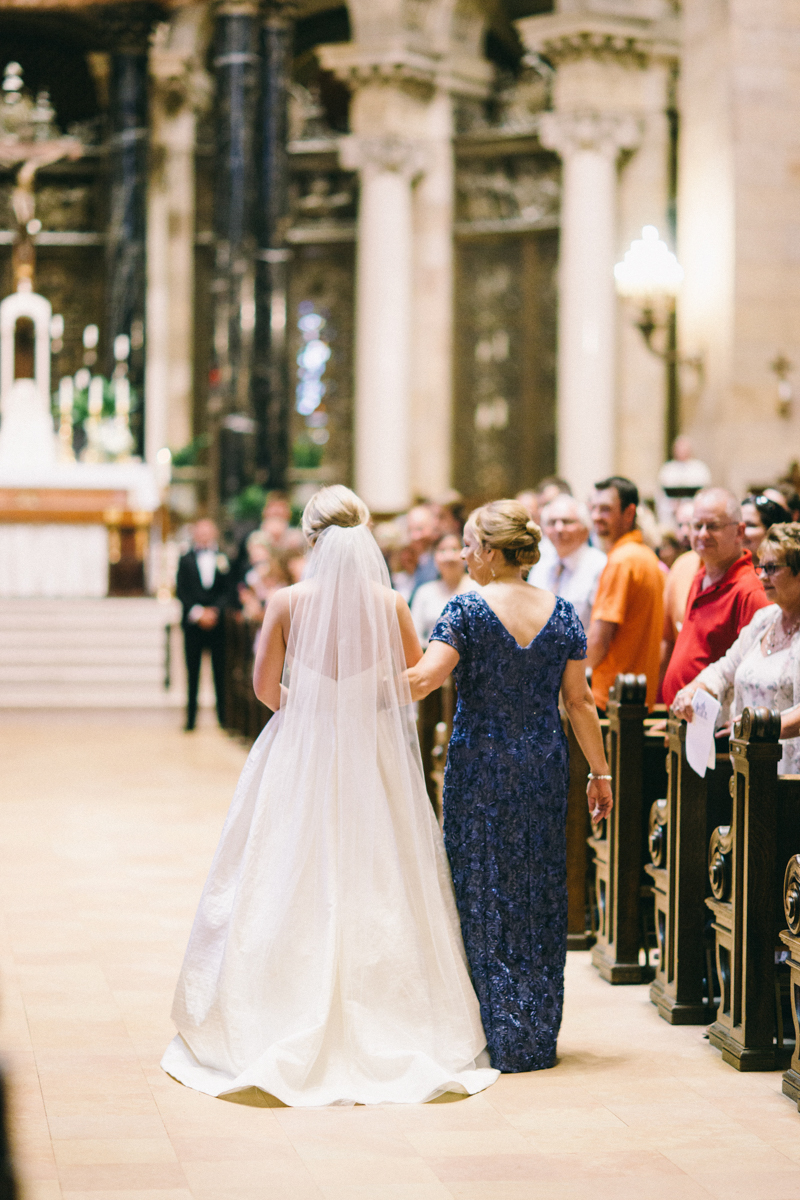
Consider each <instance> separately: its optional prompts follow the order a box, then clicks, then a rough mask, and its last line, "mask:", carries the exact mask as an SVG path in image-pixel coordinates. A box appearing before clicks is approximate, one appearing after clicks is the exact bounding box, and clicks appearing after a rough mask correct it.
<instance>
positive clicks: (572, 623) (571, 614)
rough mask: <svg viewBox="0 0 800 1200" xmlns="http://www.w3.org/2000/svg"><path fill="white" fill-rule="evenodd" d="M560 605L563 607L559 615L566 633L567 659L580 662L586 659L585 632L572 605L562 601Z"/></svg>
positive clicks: (567, 601)
mask: <svg viewBox="0 0 800 1200" xmlns="http://www.w3.org/2000/svg"><path fill="white" fill-rule="evenodd" d="M561 603H562V605H563V606H564V607H563V611H562V614H561V615H562V618H563V621H564V631H565V633H566V641H567V657H568V658H570V659H578V660H579V661H580V660H581V659H584V658H586V631H585V629H584V628H583V622H582V621H581V619H580V617H579V616H578V614H577V612H576V611H575V607H574V605H572V604H570V602H569V600H562V601H561Z"/></svg>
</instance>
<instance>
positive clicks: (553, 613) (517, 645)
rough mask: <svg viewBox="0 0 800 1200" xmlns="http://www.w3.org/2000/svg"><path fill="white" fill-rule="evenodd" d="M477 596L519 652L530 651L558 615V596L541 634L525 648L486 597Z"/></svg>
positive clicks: (536, 635) (535, 635)
mask: <svg viewBox="0 0 800 1200" xmlns="http://www.w3.org/2000/svg"><path fill="white" fill-rule="evenodd" d="M476 595H477V596H478V599H479V600H481V601H482V602H483V603H484V604H485V605H486V607H487V608H488V610H489V612H490V613H491V614H492V616H493V617H494V619H495V621H497V624H498V625H499V626H500V628H501V629H502V630H503V632H504V633H505V634H506V635H507V636H508V637H510V638H511V640H512V642H513V643H514V645H515V646H516V647H517V649H519V650H530V648H531V646H532V645H533V643H534V642H535V641H536V640H537V638H540V637H541V636H542V634H543V633H544V631H545V629H547V626H548V625H549V624H550V622H551V621H552V619H553V617H554V616H555V614H556V609H557V608H558V596H556V598H555V603H554V604H553V607H552V610H551V612H550V616H549V617H548V618H547V620H546V621H545V623H544V625H542V627H541V629H540V630H539V632H538V633H536V634H534V636H533V637H532V638H531V640H530V641H529V642H527V643H526V644H525V645H524V646H523V644H522V643H521V642H518V641H517V639H516V638H515V637H514V635H513V633H512V632H511V630H510V629H509V628H508V626H507V625H504V624H503V622H502V621H501V620H500V618H499V617H498V615H497V613H496V612H495V611H494V609H493V608H492V606H491V604H490V603H489V601H488V600H487V599H486V598H485V597H484V596H481V595H479V594H478V593H476Z"/></svg>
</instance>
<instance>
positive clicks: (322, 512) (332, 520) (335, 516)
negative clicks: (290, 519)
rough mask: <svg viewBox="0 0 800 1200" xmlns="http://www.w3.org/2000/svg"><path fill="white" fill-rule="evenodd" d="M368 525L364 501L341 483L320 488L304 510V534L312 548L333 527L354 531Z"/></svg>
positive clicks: (367, 510)
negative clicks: (320, 536)
mask: <svg viewBox="0 0 800 1200" xmlns="http://www.w3.org/2000/svg"><path fill="white" fill-rule="evenodd" d="M368 523H369V509H368V508H367V506H366V504H365V503H364V501H363V500H362V499H361V497H360V496H357V495H356V494H355V492H351V491H350V488H349V487H345V486H344V485H343V484H341V483H335V484H333V485H332V486H331V487H324V488H320V490H319V491H318V492H315V493H314V495H313V496H312V497H311V499H310V500H309V502H308V504H307V505H306V506H305V508H304V509H303V522H302V525H303V533H304V534H305V535H306V537H307V538H308V540H309V542H310V543H311V545H312V546H313V545H314V542H315V541H316V540H317V538H318V537H319V535H320V534H321V533H322V531H323V529H327V528H328V527H329V526H331V525H340V526H342V527H343V528H344V529H352V528H354V527H355V526H357V525H367V524H368Z"/></svg>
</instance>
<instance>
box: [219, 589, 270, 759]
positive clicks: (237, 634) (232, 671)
mask: <svg viewBox="0 0 800 1200" xmlns="http://www.w3.org/2000/svg"><path fill="white" fill-rule="evenodd" d="M260 628H261V623H260V622H259V621H249V620H247V618H246V617H245V616H244V614H243V613H241V612H238V611H231V610H229V611H227V612H226V613H225V728H226V729H227V731H228V732H229V733H232V734H236V735H238V736H239V737H242V738H244V740H245V741H248V742H254V741H255V740H256V738H257V737H258V735H259V734H260V733H261V730H262V729H263V728H264V726H265V725H266V723H267V721H268V720H269V719H270V717H271V716H272V713H271V711H270V710H269V709H268V708H267V707H266V705H264V704H262V703H261V701H260V700H259V699H258V698H257V696H256V694H255V692H254V691H253V664H254V660H255V654H254V646H255V640H256V636H257V634H258V632H259V630H260Z"/></svg>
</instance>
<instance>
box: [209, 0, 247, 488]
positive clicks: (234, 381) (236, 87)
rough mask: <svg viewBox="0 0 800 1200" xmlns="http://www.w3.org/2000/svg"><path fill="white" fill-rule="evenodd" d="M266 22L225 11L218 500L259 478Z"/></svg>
mask: <svg viewBox="0 0 800 1200" xmlns="http://www.w3.org/2000/svg"><path fill="white" fill-rule="evenodd" d="M259 61H260V56H259V15H258V5H257V4H256V3H249V2H246V0H245V2H238V0H230V2H228V0H226V2H223V3H221V4H219V5H218V6H217V9H216V14H215V29H214V56H213V69H214V75H215V80H216V111H215V144H216V163H215V191H214V236H215V249H216V258H215V263H214V282H213V285H212V286H213V290H214V356H213V368H212V386H211V389H210V393H209V400H208V414H209V430H210V432H211V434H212V453H211V463H210V467H211V480H210V500H211V504H212V506H213V507H216V505H217V504H219V503H220V502H224V501H226V500H228V499H230V498H231V497H233V496H235V495H237V493H238V492H239V491H241V489H242V488H243V487H244V486H245V484H246V483H247V482H248V481H249V479H250V478H252V474H253V471H254V461H253V458H254V441H255V439H254V437H253V434H254V431H255V428H256V426H255V422H254V420H253V418H252V415H251V412H250V378H251V368H252V351H253V331H254V328H255V313H256V305H255V295H254V272H253V254H254V250H255V200H256V156H255V149H256V120H257V105H258V69H259Z"/></svg>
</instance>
